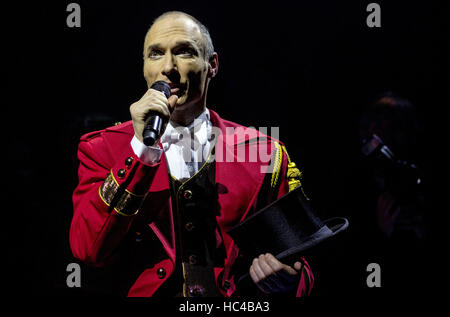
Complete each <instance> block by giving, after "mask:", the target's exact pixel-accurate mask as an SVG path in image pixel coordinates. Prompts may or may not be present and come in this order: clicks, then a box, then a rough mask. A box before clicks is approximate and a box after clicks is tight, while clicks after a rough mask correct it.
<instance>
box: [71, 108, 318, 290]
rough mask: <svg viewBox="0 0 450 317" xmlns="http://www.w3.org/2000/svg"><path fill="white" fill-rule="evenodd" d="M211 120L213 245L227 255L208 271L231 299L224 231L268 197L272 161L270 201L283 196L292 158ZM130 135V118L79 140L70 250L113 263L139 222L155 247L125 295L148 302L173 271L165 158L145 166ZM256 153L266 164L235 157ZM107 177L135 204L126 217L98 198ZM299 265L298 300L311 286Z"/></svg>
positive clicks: (277, 146) (234, 252)
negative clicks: (213, 145)
mask: <svg viewBox="0 0 450 317" xmlns="http://www.w3.org/2000/svg"><path fill="white" fill-rule="evenodd" d="M210 117H211V122H212V123H213V126H214V127H217V128H219V129H220V132H221V133H220V135H218V136H217V138H216V174H215V178H216V184H220V186H219V190H218V195H217V196H218V204H217V206H218V210H217V216H216V221H217V225H218V228H219V230H220V236H221V237H222V241H218V243H220V244H223V246H224V247H225V250H226V258H225V260H224V265H223V267H217V268H214V273H215V276H216V283H217V286H218V289H219V290H220V292H221V293H222V294H223V295H224V296H232V295H233V293H234V291H235V290H236V286H235V282H236V281H235V280H234V279H235V276H233V273H232V270H231V268H232V266H233V263H235V260H236V258H237V256H238V254H239V250H238V247H237V246H236V245H235V243H234V242H233V240H232V239H231V237H230V236H229V235H227V233H226V232H227V230H229V229H230V228H232V227H233V226H234V225H236V224H238V223H239V222H241V221H243V220H244V219H245V218H246V217H247V216H249V215H251V214H252V213H254V212H256V211H257V210H256V208H257V206H259V207H260V206H261V201H260V200H261V197H264V199H266V198H267V197H268V195H269V193H267V194H266V193H265V192H262V191H263V190H267V189H266V188H264V186H263V183H265V182H264V179H265V178H267V176H268V175H267V174H266V173H265V172H264V171H265V169H267V167H268V166H269V164H270V162H274V163H275V164H274V165H275V168H274V169H273V170H274V172H273V173H270V174H269V179H270V180H271V182H272V184H273V183H276V182H278V186H277V187H276V193H275V195H274V197H273V199H277V198H279V197H281V196H282V195H284V194H286V193H287V192H288V191H289V185H290V184H289V177H288V175H287V173H288V165H290V164H289V163H290V159H289V156H288V155H287V152H285V148H284V146H283V145H282V144H281V143H280V142H278V141H274V139H271V138H270V137H268V136H265V135H262V134H261V133H259V132H258V131H257V130H255V129H250V128H245V127H243V126H240V125H238V124H236V123H233V122H230V121H227V120H224V119H221V118H220V117H219V116H218V114H217V113H215V112H214V111H211V110H210ZM133 135H134V130H133V125H132V122H131V121H128V122H125V123H123V124H120V125H117V126H113V127H110V128H106V129H104V130H101V131H97V132H92V133H88V134H86V135H84V136H83V137H82V138H81V141H80V144H79V148H78V158H79V161H80V165H79V170H78V176H79V183H78V185H77V187H76V189H75V191H74V193H73V205H74V214H73V219H72V223H71V228H70V246H71V249H72V252H73V255H74V256H75V257H76V258H77V259H79V260H81V261H83V262H85V263H87V264H90V265H94V266H103V265H105V264H108V263H109V262H111V261H114V259H115V253H117V252H116V251H117V249H118V248H119V245H120V244H121V241H122V240H124V239H125V237H126V236H127V235H130V234H136V232H130V231H131V230H132V229H130V228H133V224H134V223H140V224H141V225H143V226H144V227H145V228H147V230H148V231H149V232H151V233H152V236H153V237H154V240H155V241H156V242H155V243H153V244H151V243H150V244H148V249H145V250H143V251H140V252H142V256H141V255H138V256H141V257H142V258H141V259H140V266H139V270H138V273H137V274H136V275H135V276H136V278H135V280H134V279H133V280H134V282H132V285H131V287H130V288H129V291H128V296H143V297H144V296H145V297H146V296H152V295H153V294H154V293H155V291H156V290H157V289H158V288H159V287H164V282H165V281H166V280H167V279H168V278H169V277H170V275H171V274H172V273H173V272H174V269H175V254H176V253H175V252H176V250H175V245H176V244H175V231H174V222H173V215H172V212H173V211H172V205H171V196H170V185H169V176H168V167H167V163H166V158H165V156H164V154H163V155H162V157H161V160H160V162H159V163H156V164H154V165H151V166H150V165H146V164H144V163H143V162H142V161H140V160H139V158H138V157H137V156H136V155H135V154H134V152H133V149H132V148H131V145H130V142H131V139H132V138H133ZM256 148H258V150H257V151H261V149H264V150H265V151H266V152H265V153H266V154H267V155H270V157H271V159H270V162H269V161H268V160H266V159H262V158H260V155H258V157H257V159H256V160H255V159H253V160H250V159H248V157H249V156H247V159H245V160H242V159H239V158H238V156H239V153H241V155H242V153H243V152H245V151H247V153H250V152H251V151H252V150H255V149H256ZM261 152H264V151H261ZM253 153H255V152H253ZM219 157H222V159H218V158H219ZM290 166H291V165H290ZM294 166H295V164H294ZM105 179H109V180H110V181H111V179H112V180H113V182H111V183H112V185H113V186H112V189H113V190H116V191H117V192H115V193H113V196H114V195H115V196H119V195H121V196H122V197H127V198H129V200H130V201H131V200H133V199H134V204H135V202H136V200H140V202H139V204H138V206H139V207H138V208H137V212H132V213H125V212H124V211H123V209H120V208H113V209H112V208H111V206H110V203H111V200H109V201H108V200H106V199H105V197H103V196H102V190H103V189H104V187H105V183H106V181H105ZM292 181H295V179H292ZM110 185H111V184H110ZM114 186H115V187H114ZM110 187H111V186H110ZM118 188H119V189H118ZM220 188H221V189H220ZM103 195H104V194H103ZM109 195H111V192H109ZM114 199H115V202H116V206H118V205H121V208H123V207H124V206H125V207H126V204H127V199H122V198H121V197H113V200H114ZM264 204H265V202H264V203H263V204H262V205H264ZM259 207H258V208H259ZM111 209H112V210H111ZM124 209H126V208H124ZM121 210H122V211H121ZM138 234H139V232H138ZM156 237H157V238H156ZM303 260H304V259H303ZM304 264H305V265H304V267H303V270H302V272H301V274H299V275H300V280H299V285H298V288H297V296H303V295H307V294H309V293H310V291H311V288H312V286H313V282H314V278H313V275H312V272H311V270H310V267H309V265H308V263H307V262H306V261H305V262H304ZM225 285H226V286H225Z"/></svg>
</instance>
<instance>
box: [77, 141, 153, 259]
mask: <svg viewBox="0 0 450 317" xmlns="http://www.w3.org/2000/svg"><path fill="white" fill-rule="evenodd" d="M109 148H110V147H108V146H107V145H106V144H105V140H104V138H103V137H102V135H101V134H99V135H96V136H94V137H90V138H89V137H84V138H82V139H81V142H80V144H79V147H78V159H79V161H80V164H79V168H78V181H79V182H78V185H77V187H76V188H75V190H74V193H73V197H72V199H73V208H74V210H73V218H72V223H71V227H70V247H71V249H72V253H73V255H74V256H75V258H77V259H80V260H81V261H83V262H86V263H88V264H90V265H93V266H102V265H104V264H106V263H107V262H108V261H109V260H110V259H111V258H112V256H113V255H114V250H115V249H116V248H117V246H118V245H119V243H120V242H121V241H122V239H123V237H124V236H125V234H126V233H127V231H128V229H129V227H130V224H131V222H132V220H133V218H134V217H135V215H136V214H137V213H138V211H139V207H140V204H141V203H142V201H143V199H144V197H145V193H146V192H147V191H148V188H149V187H150V183H151V180H152V179H153V175H154V173H155V172H156V169H157V166H158V165H159V163H156V164H154V165H145V164H143V163H142V162H140V161H139V159H138V157H137V156H136V155H134V153H133V151H132V149H131V146H130V148H129V149H128V148H127V149H117V153H116V155H112V154H111V153H110V151H109Z"/></svg>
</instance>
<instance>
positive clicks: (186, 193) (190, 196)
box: [183, 189, 192, 200]
mask: <svg viewBox="0 0 450 317" xmlns="http://www.w3.org/2000/svg"><path fill="white" fill-rule="evenodd" d="M183 197H184V199H187V200H189V199H191V198H192V192H191V191H190V190H189V189H186V190H185V191H184V193H183Z"/></svg>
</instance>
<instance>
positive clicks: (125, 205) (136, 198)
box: [98, 170, 145, 216]
mask: <svg viewBox="0 0 450 317" xmlns="http://www.w3.org/2000/svg"><path fill="white" fill-rule="evenodd" d="M120 192H123V193H120ZM98 194H99V195H100V198H101V199H102V200H103V202H104V203H105V204H106V205H107V206H109V207H111V205H112V204H114V210H115V211H116V212H117V213H118V214H119V215H122V216H132V215H135V214H137V213H138V211H139V207H140V205H141V203H142V201H143V198H144V197H145V195H136V194H133V193H132V192H130V191H129V190H127V189H125V190H120V185H119V183H117V181H116V179H115V178H114V175H113V173H112V170H111V172H110V173H109V174H108V177H106V179H105V181H104V182H103V184H102V185H101V186H100V187H99V188H98ZM117 194H120V197H117Z"/></svg>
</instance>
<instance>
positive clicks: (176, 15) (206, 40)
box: [144, 11, 214, 60]
mask: <svg viewBox="0 0 450 317" xmlns="http://www.w3.org/2000/svg"><path fill="white" fill-rule="evenodd" d="M168 18H170V19H172V20H174V19H182V20H185V24H186V23H187V24H191V25H192V28H193V30H192V31H193V32H199V34H200V38H201V42H202V43H201V47H202V49H203V54H204V58H205V60H209V59H210V58H211V56H212V55H213V53H214V46H213V43H212V40H211V36H210V34H209V31H208V29H207V28H206V26H204V25H203V24H202V23H201V22H200V21H199V20H197V19H196V18H194V17H193V16H191V15H189V14H187V13H184V12H181V11H169V12H166V13H163V14H161V15H160V16H159V17H157V18H156V19H155V20H154V21H153V23H152V25H151V26H150V28H149V30H148V31H147V34H146V36H145V43H144V56H145V54H146V47H147V45H146V44H147V42H148V39H149V37H150V36H151V31H152V28H153V26H154V25H156V24H157V23H160V22H164V20H165V19H168ZM189 22H191V23H189ZM194 29H195V30H194Z"/></svg>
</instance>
